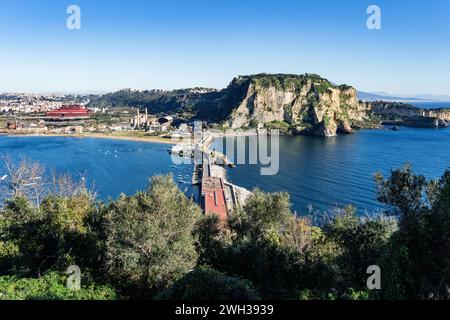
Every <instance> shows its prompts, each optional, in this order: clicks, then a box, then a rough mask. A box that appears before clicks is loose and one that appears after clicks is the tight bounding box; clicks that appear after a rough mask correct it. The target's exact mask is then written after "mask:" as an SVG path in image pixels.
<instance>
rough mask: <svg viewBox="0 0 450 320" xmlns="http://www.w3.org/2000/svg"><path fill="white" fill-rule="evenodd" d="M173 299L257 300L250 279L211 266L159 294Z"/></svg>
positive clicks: (201, 268)
mask: <svg viewBox="0 0 450 320" xmlns="http://www.w3.org/2000/svg"><path fill="white" fill-rule="evenodd" d="M159 298H160V299H171V300H256V299H258V298H259V297H258V293H257V292H256V290H255V289H254V288H253V286H252V284H251V283H250V282H249V281H248V280H244V279H241V278H237V277H230V276H227V275H226V274H224V273H221V272H218V271H216V270H214V269H211V268H209V267H199V268H198V269H196V270H194V271H192V272H190V273H188V274H187V275H185V276H184V277H183V278H181V279H180V280H178V281H177V282H176V283H175V284H174V285H173V286H172V287H171V288H170V289H168V290H167V291H165V292H164V293H163V294H161V295H160V296H159Z"/></svg>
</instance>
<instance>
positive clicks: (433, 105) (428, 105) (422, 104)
mask: <svg viewBox="0 0 450 320" xmlns="http://www.w3.org/2000/svg"><path fill="white" fill-rule="evenodd" d="M410 104H412V105H414V106H416V107H419V108H424V109H439V108H450V102H411V103H410Z"/></svg>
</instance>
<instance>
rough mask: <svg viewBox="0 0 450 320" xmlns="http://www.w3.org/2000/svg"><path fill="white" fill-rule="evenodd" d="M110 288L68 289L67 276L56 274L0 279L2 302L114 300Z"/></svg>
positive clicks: (93, 286)
mask: <svg viewBox="0 0 450 320" xmlns="http://www.w3.org/2000/svg"><path fill="white" fill-rule="evenodd" d="M117 297H118V296H117V294H116V292H115V291H114V290H113V289H111V288H110V287H108V286H103V285H96V284H93V283H91V284H88V285H86V286H82V288H81V289H79V290H74V289H68V288H67V287H66V276H61V275H58V274H57V273H55V272H52V273H48V274H46V275H44V276H42V277H40V278H18V277H15V276H3V277H0V300H114V299H117Z"/></svg>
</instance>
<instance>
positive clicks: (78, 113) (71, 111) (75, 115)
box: [47, 105, 91, 119]
mask: <svg viewBox="0 0 450 320" xmlns="http://www.w3.org/2000/svg"><path fill="white" fill-rule="evenodd" d="M90 116H91V112H90V111H89V109H86V107H85V106H80V105H70V106H62V107H61V108H59V109H55V110H50V111H48V112H47V118H49V119H67V118H71V119H89V118H90Z"/></svg>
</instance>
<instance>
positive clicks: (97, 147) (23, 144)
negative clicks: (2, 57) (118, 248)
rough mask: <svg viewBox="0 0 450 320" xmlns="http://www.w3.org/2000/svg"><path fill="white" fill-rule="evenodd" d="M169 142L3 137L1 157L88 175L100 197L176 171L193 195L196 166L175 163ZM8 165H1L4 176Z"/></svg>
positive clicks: (130, 191) (132, 189) (130, 190)
mask: <svg viewBox="0 0 450 320" xmlns="http://www.w3.org/2000/svg"><path fill="white" fill-rule="evenodd" d="M167 148H168V145H165V144H158V143H141V142H132V141H124V140H111V139H95V138H72V137H6V136H0V157H1V155H9V156H11V157H13V158H15V159H20V158H21V157H26V158H28V159H31V160H36V161H40V162H41V163H42V164H43V165H44V166H45V168H46V170H47V171H49V172H50V171H54V172H59V173H70V174H71V175H72V176H73V177H74V178H76V179H81V178H82V177H85V178H86V179H87V181H88V183H89V185H90V187H91V188H93V189H94V190H95V191H96V192H97V195H98V197H99V198H101V199H106V198H108V197H114V198H115V197H117V196H118V195H119V194H120V193H122V192H123V193H125V194H133V193H135V192H136V191H139V190H143V189H145V188H146V187H147V186H148V185H149V177H151V176H153V175H158V174H169V173H171V174H173V176H174V180H175V181H176V182H177V183H178V185H179V187H180V189H181V190H183V191H185V190H186V188H188V190H187V193H189V194H191V193H192V192H193V189H192V188H191V176H192V170H193V166H191V165H180V166H174V165H173V164H172V162H171V158H170V155H169V154H168V152H167V151H166V149H167ZM3 174H4V166H3V165H2V164H0V177H1V176H3Z"/></svg>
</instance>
